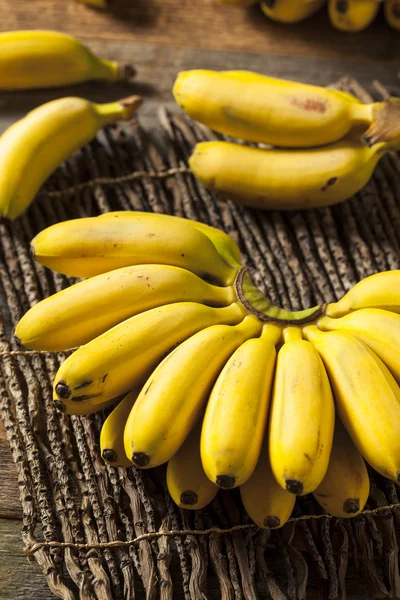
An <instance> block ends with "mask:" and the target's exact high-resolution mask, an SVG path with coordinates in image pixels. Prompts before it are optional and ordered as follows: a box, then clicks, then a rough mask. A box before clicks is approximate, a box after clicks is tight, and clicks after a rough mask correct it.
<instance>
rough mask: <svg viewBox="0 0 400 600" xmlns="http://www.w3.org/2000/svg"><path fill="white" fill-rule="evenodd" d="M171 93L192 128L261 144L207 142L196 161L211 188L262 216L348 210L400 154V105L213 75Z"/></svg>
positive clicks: (188, 79) (251, 76)
mask: <svg viewBox="0 0 400 600" xmlns="http://www.w3.org/2000/svg"><path fill="white" fill-rule="evenodd" d="M173 93H174V97H175V100H176V101H177V103H178V104H179V105H180V106H181V108H182V109H183V110H184V111H185V112H186V113H187V114H188V115H189V116H190V117H192V118H193V119H196V120H197V121H200V122H201V123H204V124H205V125H207V126H208V127H211V128H212V129H214V130H215V131H218V132H219V133H223V134H226V135H229V136H233V137H236V138H240V139H242V140H246V141H249V142H257V143H259V144H262V145H263V146H262V147H251V146H248V145H242V144H237V143H230V142H225V141H215V142H201V143H199V144H197V145H196V147H195V149H194V152H193V154H192V156H191V158H190V161H189V164H190V167H191V169H192V171H193V173H194V174H195V175H196V177H197V178H198V179H199V180H200V181H201V182H202V183H203V185H204V186H205V187H206V188H208V189H210V190H215V191H217V192H218V193H220V194H222V195H225V196H228V197H229V198H231V199H233V200H234V201H237V202H239V203H241V204H245V205H248V206H253V207H256V208H263V209H279V210H292V209H306V208H312V207H320V206H328V205H331V204H335V203H338V202H342V201H343V200H346V199H347V198H350V197H351V196H352V195H353V194H355V193H356V192H358V191H359V190H360V189H361V188H362V187H364V186H365V185H366V183H367V182H368V180H369V179H370V177H371V176H372V173H373V171H374V168H375V166H376V165H377V163H378V161H379V160H380V159H381V157H382V156H383V155H384V154H385V153H386V152H387V151H389V150H391V149H393V148H395V147H398V146H399V145H400V99H399V98H389V99H388V100H386V101H385V102H377V103H373V104H363V103H361V102H360V101H359V100H358V99H357V98H355V97H354V96H352V95H351V94H347V93H345V92H340V91H336V90H332V89H326V88H321V87H317V86H311V85H307V84H302V83H294V82H290V81H284V80H280V79H274V78H271V77H266V76H264V75H260V74H258V73H251V72H249V71H224V72H215V71H206V70H193V71H184V72H182V73H180V74H179V75H178V77H177V79H176V82H175V85H174V89H173ZM264 145H270V146H276V147H278V148H275V147H272V148H271V147H265V146H264Z"/></svg>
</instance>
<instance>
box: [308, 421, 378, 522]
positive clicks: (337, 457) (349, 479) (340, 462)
mask: <svg viewBox="0 0 400 600" xmlns="http://www.w3.org/2000/svg"><path fill="white" fill-rule="evenodd" d="M369 487H370V485H369V477H368V472H367V468H366V466H365V462H364V460H363V457H362V456H361V454H360V453H359V451H358V450H357V448H356V447H355V445H354V444H353V442H352V440H351V438H350V436H349V434H348V433H347V431H346V430H345V428H344V427H343V425H342V424H341V423H340V421H339V420H336V424H335V435H334V438H333V446H332V452H331V457H330V460H329V466H328V470H327V472H326V475H325V477H324V480H323V481H322V483H321V484H320V485H319V486H318V488H317V489H316V490H315V492H314V494H313V495H314V497H315V499H316V500H317V501H318V502H319V504H320V505H321V506H322V507H323V508H324V509H325V510H326V511H327V512H328V513H329V514H331V515H332V516H334V517H338V518H340V519H348V518H350V517H355V516H356V515H358V514H359V513H360V512H361V511H362V510H363V508H364V506H365V504H366V502H367V500H368V495H369Z"/></svg>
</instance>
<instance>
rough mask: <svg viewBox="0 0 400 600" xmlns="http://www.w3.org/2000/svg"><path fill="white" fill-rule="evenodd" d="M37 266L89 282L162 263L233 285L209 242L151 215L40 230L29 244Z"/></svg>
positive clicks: (81, 221)
mask: <svg viewBox="0 0 400 600" xmlns="http://www.w3.org/2000/svg"><path fill="white" fill-rule="evenodd" d="M31 248H32V252H33V254H34V256H35V258H36V260H37V261H38V262H40V263H41V264H42V265H44V266H46V267H49V268H51V269H54V270H55V271H59V272H60V273H64V274H66V275H71V276H75V277H92V276H93V275H98V274H100V273H105V272H106V271H112V270H113V269H118V268H120V267H125V266H130V265H135V264H139V265H143V264H164V265H165V264H166V265H172V266H175V267H181V268H183V269H187V270H188V271H192V272H193V273H195V274H196V275H198V276H199V277H203V278H204V279H206V280H208V281H211V282H212V283H217V284H221V285H229V284H231V283H233V281H234V279H235V277H236V274H237V270H238V269H237V268H232V267H229V265H227V264H226V262H225V261H224V260H223V258H221V257H220V255H219V254H218V251H217V249H216V248H215V246H214V244H213V243H212V242H211V240H210V239H209V238H208V237H207V236H206V235H204V234H203V233H202V232H201V231H199V230H197V229H195V228H194V227H192V226H191V225H189V224H187V223H185V222H184V219H176V220H175V219H172V218H171V219H170V220H168V226H166V222H165V221H163V220H162V219H156V218H155V217H154V216H152V214H151V213H140V214H131V215H130V216H129V217H126V216H124V215H123V214H122V215H121V214H120V213H117V214H112V213H110V214H109V215H103V216H101V217H89V218H86V219H73V220H71V221H64V222H63V223H57V224H55V225H52V226H51V227H48V228H47V229H44V230H43V231H41V232H40V233H39V234H38V235H37V236H36V237H35V238H34V239H33V240H32V242H31Z"/></svg>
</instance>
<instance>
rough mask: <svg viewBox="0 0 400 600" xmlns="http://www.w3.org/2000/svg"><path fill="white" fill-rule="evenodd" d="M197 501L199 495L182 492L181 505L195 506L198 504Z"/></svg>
mask: <svg viewBox="0 0 400 600" xmlns="http://www.w3.org/2000/svg"><path fill="white" fill-rule="evenodd" d="M197 500H198V498H197V494H196V492H193V491H192V490H188V491H186V492H182V494H181V497H180V501H181V504H184V505H185V506H194V505H195V504H197Z"/></svg>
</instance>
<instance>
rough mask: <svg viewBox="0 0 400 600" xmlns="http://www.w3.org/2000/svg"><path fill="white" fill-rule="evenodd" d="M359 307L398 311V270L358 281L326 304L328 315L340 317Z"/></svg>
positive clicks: (399, 292)
mask: <svg viewBox="0 0 400 600" xmlns="http://www.w3.org/2000/svg"><path fill="white" fill-rule="evenodd" d="M360 308H381V309H384V310H390V311H391V312H395V313H400V271H383V272H382V273H375V274H374V275H370V276H369V277H366V278H365V279H362V280H361V281H359V282H358V283H357V284H356V285H355V286H353V287H352V288H351V290H349V291H348V292H347V294H345V295H344V296H343V298H341V299H340V300H339V301H338V302H332V303H331V304H328V306H327V307H326V310H325V314H326V315H327V316H328V317H335V318H336V317H342V316H343V315H347V314H348V313H349V312H353V311H355V310H359V309H360Z"/></svg>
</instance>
